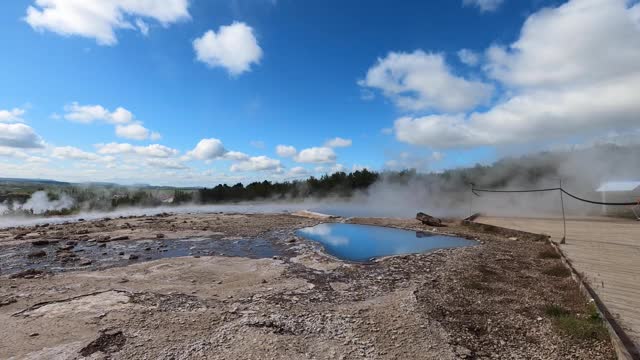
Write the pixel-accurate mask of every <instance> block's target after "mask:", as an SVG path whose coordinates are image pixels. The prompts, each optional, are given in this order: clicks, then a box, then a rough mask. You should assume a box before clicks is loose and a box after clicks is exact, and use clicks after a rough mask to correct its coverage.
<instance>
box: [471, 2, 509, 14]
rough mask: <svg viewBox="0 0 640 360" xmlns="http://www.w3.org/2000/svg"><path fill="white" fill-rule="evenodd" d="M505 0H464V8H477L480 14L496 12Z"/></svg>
mask: <svg viewBox="0 0 640 360" xmlns="http://www.w3.org/2000/svg"><path fill="white" fill-rule="evenodd" d="M503 2H504V0H462V5H464V6H475V7H477V8H478V9H480V12H491V11H496V10H498V8H499V7H500V5H502V3H503Z"/></svg>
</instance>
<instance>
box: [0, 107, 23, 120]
mask: <svg viewBox="0 0 640 360" xmlns="http://www.w3.org/2000/svg"><path fill="white" fill-rule="evenodd" d="M22 115H24V109H20V108H13V109H11V110H0V122H22V121H23V120H22Z"/></svg>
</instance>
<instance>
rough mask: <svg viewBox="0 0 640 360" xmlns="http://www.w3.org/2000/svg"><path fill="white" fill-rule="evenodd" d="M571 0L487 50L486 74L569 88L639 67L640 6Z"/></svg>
mask: <svg viewBox="0 0 640 360" xmlns="http://www.w3.org/2000/svg"><path fill="white" fill-rule="evenodd" d="M626 3H627V1H626V0H572V1H569V2H567V3H566V4H564V5H562V6H560V7H558V8H549V9H543V10H541V11H539V12H537V13H535V14H533V15H531V16H530V17H529V18H528V19H527V20H526V22H525V23H524V25H523V27H522V30H521V32H520V38H519V39H518V40H517V41H516V42H514V43H513V44H511V45H509V46H506V47H504V46H492V47H490V48H489V49H488V51H487V56H488V60H489V62H488V64H487V66H486V70H487V73H488V74H489V75H490V76H492V77H493V78H495V79H497V80H499V81H501V82H502V83H504V84H507V85H509V86H513V87H524V88H543V89H548V88H553V87H560V88H566V87H573V86H580V85H585V84H594V83H597V82H599V81H610V80H612V79H615V78H619V77H626V76H627V75H628V74H634V73H637V72H638V71H640V61H639V59H640V19H638V18H637V17H636V18H635V19H634V13H640V4H637V3H636V4H635V5H634V6H632V7H627V5H626Z"/></svg>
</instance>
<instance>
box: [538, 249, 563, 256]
mask: <svg viewBox="0 0 640 360" xmlns="http://www.w3.org/2000/svg"><path fill="white" fill-rule="evenodd" d="M538 258H539V259H560V254H558V252H556V250H555V249H554V248H552V247H551V246H548V247H547V248H546V249H544V250H542V251H540V252H539V253H538Z"/></svg>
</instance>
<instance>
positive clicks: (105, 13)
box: [24, 0, 190, 45]
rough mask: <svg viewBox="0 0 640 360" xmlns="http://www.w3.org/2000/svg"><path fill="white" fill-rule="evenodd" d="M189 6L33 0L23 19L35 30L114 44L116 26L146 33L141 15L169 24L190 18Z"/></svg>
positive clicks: (173, 0) (165, 1)
mask: <svg viewBox="0 0 640 360" xmlns="http://www.w3.org/2000/svg"><path fill="white" fill-rule="evenodd" d="M188 6H189V1H188V0H162V1H158V0H99V1H93V0H35V3H34V4H33V5H32V6H29V7H28V8H27V15H26V17H25V19H24V20H25V21H26V22H27V23H28V24H29V25H31V27H32V28H33V29H35V30H38V31H45V30H46V31H51V32H55V33H57V34H60V35H64V36H82V37H86V38H92V39H95V40H96V42H97V43H98V44H100V45H115V44H116V43H117V42H118V39H117V37H116V30H120V29H127V30H135V29H139V30H140V32H142V33H143V34H145V35H146V33H148V30H149V29H148V25H147V24H146V23H145V22H144V21H143V20H142V18H147V19H151V20H155V21H157V22H159V23H160V24H162V25H163V26H169V25H170V24H173V23H175V22H178V21H181V20H185V19H189V18H190V16H189V11H188Z"/></svg>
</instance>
